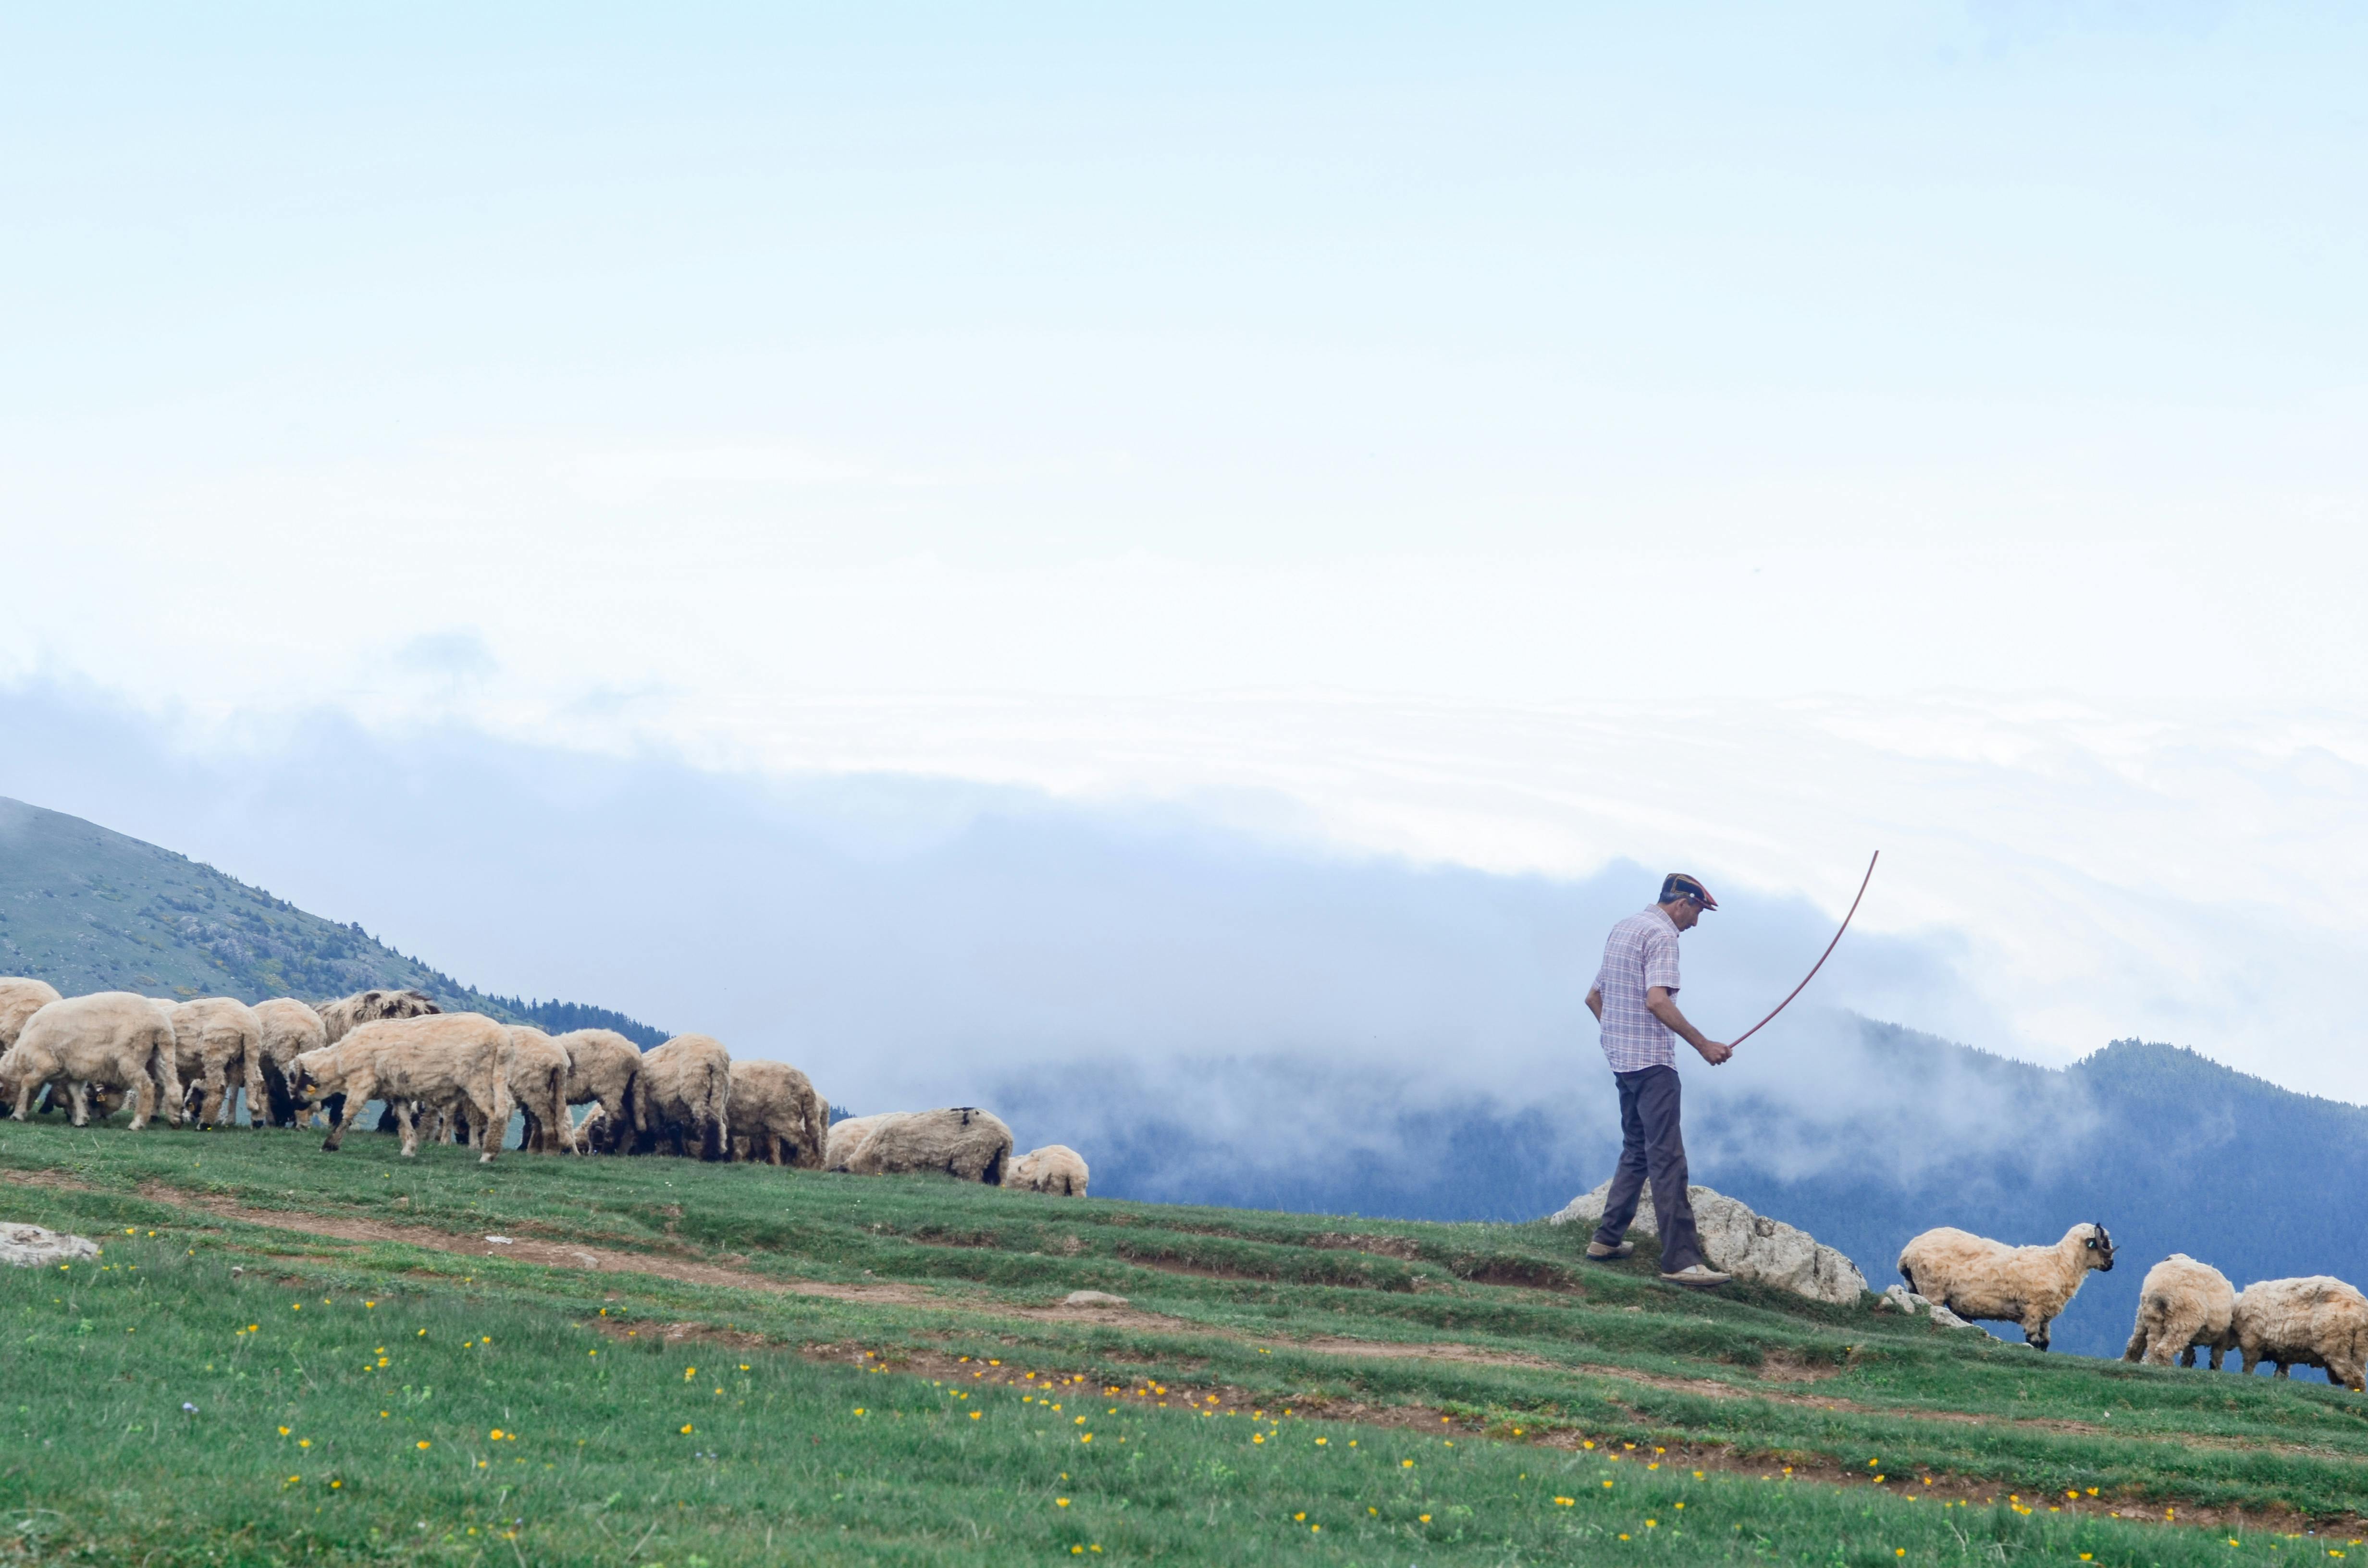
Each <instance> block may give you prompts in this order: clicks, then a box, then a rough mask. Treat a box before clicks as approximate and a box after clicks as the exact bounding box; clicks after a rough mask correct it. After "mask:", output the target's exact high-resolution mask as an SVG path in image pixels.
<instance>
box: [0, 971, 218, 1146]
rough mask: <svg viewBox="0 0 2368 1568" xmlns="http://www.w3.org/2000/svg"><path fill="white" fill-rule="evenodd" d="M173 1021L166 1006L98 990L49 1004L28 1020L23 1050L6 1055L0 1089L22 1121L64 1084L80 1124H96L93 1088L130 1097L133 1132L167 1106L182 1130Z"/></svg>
mask: <svg viewBox="0 0 2368 1568" xmlns="http://www.w3.org/2000/svg"><path fill="white" fill-rule="evenodd" d="M175 1056H176V1048H175V1044H174V1039H173V1020H172V1018H171V1017H170V1016H169V1015H168V1014H167V1013H166V1012H165V1008H164V1006H163V1005H162V1004H160V1003H157V1002H153V1001H151V1000H149V999H148V998H147V997H145V996H141V995H136V994H133V993H131V992H129V991H99V992H94V993H93V994H90V995H87V996H69V997H64V998H63V999H61V1000H59V1001H55V1002H51V1003H50V1004H49V1005H48V1006H44V1007H42V1008H41V1009H40V1011H39V1012H37V1013H35V1014H34V1015H33V1016H32V1017H29V1018H28V1019H26V1020H25V1027H24V1028H23V1029H22V1030H21V1031H20V1032H19V1033H18V1034H17V1043H16V1044H15V1045H13V1046H11V1047H10V1048H9V1049H8V1051H7V1053H6V1055H5V1056H0V1085H5V1087H6V1092H8V1093H10V1095H11V1104H12V1105H13V1107H14V1108H15V1110H16V1113H17V1119H18V1120H20V1121H21V1120H23V1119H24V1118H25V1117H26V1115H27V1114H28V1112H29V1111H30V1109H31V1108H32V1102H33V1095H34V1092H35V1091H36V1090H38V1089H40V1087H42V1086H43V1085H63V1086H64V1088H65V1090H66V1093H67V1095H68V1096H69V1098H70V1099H71V1100H72V1101H73V1104H74V1125H75V1126H76V1127H86V1126H88V1125H89V1123H90V1096H91V1092H92V1091H93V1090H94V1089H97V1090H101V1091H105V1090H108V1089H112V1090H117V1091H120V1092H121V1093H124V1094H127V1095H129V1096H131V1100H132V1106H131V1127H132V1130H133V1131H139V1130H140V1129H141V1128H143V1127H145V1126H147V1125H148V1120H149V1119H150V1118H151V1117H153V1116H154V1115H155V1114H156V1112H157V1109H158V1108H159V1106H160V1105H161V1106H162V1108H163V1109H164V1112H165V1119H166V1120H167V1121H169V1122H171V1123H172V1124H173V1125H174V1126H176V1127H178V1126H179V1125H180V1124H181V1080H180V1076H179V1074H178V1073H177V1072H176V1070H175V1066H174V1059H175Z"/></svg>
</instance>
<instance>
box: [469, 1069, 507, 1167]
mask: <svg viewBox="0 0 2368 1568" xmlns="http://www.w3.org/2000/svg"><path fill="white" fill-rule="evenodd" d="M468 1094H469V1098H470V1100H471V1101H472V1104H473V1105H474V1107H475V1108H476V1110H477V1113H478V1115H479V1116H480V1117H481V1118H482V1119H483V1120H484V1128H485V1136H484V1142H481V1143H480V1144H478V1146H477V1149H478V1153H477V1164H479V1165H492V1164H493V1163H494V1156H495V1155H496V1154H498V1153H501V1148H502V1134H503V1133H505V1132H506V1131H508V1130H509V1125H510V1085H509V1080H508V1079H507V1078H505V1077H503V1076H502V1075H501V1074H499V1073H495V1074H494V1075H493V1081H492V1082H491V1083H490V1084H472V1085H470V1086H469V1090H468ZM480 1096H483V1097H480Z"/></svg>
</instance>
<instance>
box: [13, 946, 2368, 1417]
mask: <svg viewBox="0 0 2368 1568" xmlns="http://www.w3.org/2000/svg"><path fill="white" fill-rule="evenodd" d="M241 1089H244V1090H245V1095H246V1106H247V1119H248V1120H249V1121H250V1123H252V1124H253V1125H255V1126H256V1127H295V1126H300V1125H302V1124H303V1123H305V1122H308V1121H310V1120H311V1119H312V1117H313V1114H314V1113H315V1111H316V1110H317V1111H319V1112H320V1113H322V1114H324V1115H325V1117H326V1118H327V1119H328V1122H329V1136H328V1139H327V1141H326V1142H324V1143H323V1144H322V1145H321V1146H322V1148H324V1150H335V1149H336V1147H337V1145H338V1143H339V1142H341V1141H342V1140H343V1139H344V1137H345V1135H346V1131H347V1129H348V1128H349V1127H351V1126H352V1125H353V1121H354V1119H355V1118H356V1117H357V1116H359V1115H360V1113H361V1110H362V1108H363V1107H364V1106H365V1105H366V1104H368V1103H369V1102H370V1101H371V1100H380V1101H383V1102H384V1103H385V1105H386V1106H387V1108H388V1110H389V1112H390V1113H391V1114H389V1115H386V1116H383V1117H381V1129H382V1130H386V1131H400V1132H401V1133H402V1134H403V1152H404V1153H405V1154H411V1153H416V1152H417V1150H418V1147H419V1142H420V1140H421V1138H422V1137H423V1136H424V1137H426V1138H427V1139H429V1140H430V1141H433V1142H440V1141H442V1140H444V1139H447V1138H454V1139H458V1140H460V1141H461V1142H466V1143H467V1144H469V1146H470V1147H472V1148H474V1149H476V1150H478V1151H480V1153H479V1158H480V1159H481V1160H483V1161H486V1162H490V1161H491V1160H492V1159H493V1158H494V1156H495V1153H496V1152H497V1151H498V1150H499V1149H500V1148H501V1145H502V1142H503V1140H504V1138H505V1137H506V1136H507V1130H508V1127H509V1120H510V1112H511V1110H512V1109H513V1108H515V1109H516V1110H518V1113H519V1115H520V1119H521V1120H522V1121H523V1123H524V1134H523V1136H522V1138H521V1140H520V1142H519V1147H520V1148H522V1149H525V1150H529V1151H532V1152H537V1153H578V1154H581V1153H658V1152H670V1153H675V1154H678V1155H681V1154H696V1155H697V1156H698V1157H699V1158H700V1159H704V1160H725V1159H731V1160H747V1161H756V1162H758V1163H762V1164H771V1165H797V1166H803V1167H805V1168H808V1169H815V1170H832V1171H848V1172H852V1173H854V1174H857V1175H860V1176H882V1175H887V1174H891V1173H895V1172H909V1171H926V1172H934V1173H937V1174H940V1175H944V1176H952V1177H955V1178H956V1179H959V1180H962V1181H976V1182H985V1183H986V1184H988V1185H990V1186H1002V1187H1021V1188H1025V1189H1027V1190H1030V1191H1033V1192H1050V1193H1059V1194H1064V1195H1066V1196H1070V1197H1076V1198H1082V1197H1084V1196H1085V1194H1086V1174H1087V1173H1086V1163H1085V1161H1084V1160H1083V1159H1081V1158H1080V1157H1079V1156H1078V1154H1077V1153H1076V1150H1074V1149H1071V1148H1068V1147H1067V1146H1065V1145H1064V1144H1059V1143H1054V1144H1051V1145H1049V1146H1047V1147H1045V1148H1042V1149H1038V1150H1035V1151H1034V1152H1032V1153H1026V1154H1021V1155H1019V1156H1017V1157H1016V1158H1015V1157H1014V1156H1013V1154H1012V1151H1011V1130H1010V1129H1009V1128H1008V1127H1006V1126H1005V1125H1004V1124H1003V1122H1002V1121H1001V1120H1000V1119H997V1118H996V1117H995V1116H993V1115H991V1114H989V1113H988V1112H986V1111H983V1110H979V1109H977V1108H973V1107H956V1108H950V1109H945V1110H926V1111H893V1112H889V1113H886V1114H883V1115H880V1116H863V1117H854V1118H851V1119H847V1120H844V1121H841V1122H839V1123H838V1124H837V1125H836V1126H833V1125H832V1124H831V1120H830V1106H829V1104H828V1102H826V1101H825V1100H824V1098H823V1097H822V1096H820V1095H818V1094H816V1093H815V1092H814V1085H813V1084H812V1083H810V1082H809V1081H808V1080H807V1078H806V1075H805V1074H803V1073H801V1072H799V1071H798V1070H797V1069H796V1068H794V1067H791V1066H790V1065H788V1064H787V1063H785V1062H734V1061H733V1060H732V1059H731V1057H730V1055H729V1054H728V1053H726V1052H725V1051H724V1049H723V1046H722V1045H721V1044H720V1043H719V1042H717V1041H716V1040H712V1039H711V1038H709V1037H708V1036H706V1035H703V1034H686V1035H677V1036H676V1037H675V1038H674V1039H672V1040H668V1041H666V1043H665V1044H664V1045H661V1046H659V1047H657V1048H656V1049H655V1050H654V1051H646V1052H644V1051H642V1050H640V1049H639V1048H638V1047H636V1046H635V1045H634V1044H633V1042H632V1041H631V1040H627V1039H626V1038H625V1037H624V1036H622V1035H620V1034H618V1033H617V1032H615V1031H614V1030H612V1029H577V1030H575V1031H574V1032H573V1033H569V1034H563V1035H558V1036H552V1035H548V1034H545V1033H544V1032H543V1031H542V1030H541V1029H538V1028H531V1027H529V1026H527V1025H523V1024H501V1023H496V1022H495V1020H493V1019H492V1018H489V1017H485V1016H484V1014H482V1013H447V1012H444V1011H442V1010H441V1009H439V1008H438V1006H436V1004H435V1003H434V1002H433V1001H431V1000H429V999H428V997H427V995H426V994H423V993H421V992H417V991H392V990H374V991H361V992H357V993H356V994H353V995H351V996H341V997H339V998H338V999H336V1001H334V1002H324V1003H323V1004H322V1005H321V1006H319V1007H318V1008H314V1007H309V1006H305V1005H304V1004H303V1003H302V1002H299V1001H296V1000H294V999H293V998H290V997H284V996H283V997H279V998H276V999H274V1000H272V1001H268V1002H259V1003H256V1005H255V1006H247V1005H246V1004H245V1003H244V1002H239V1001H234V1000H233V999H232V998H230V997H226V996H209V997H202V998H199V999H198V1000H196V1001H191V1002H182V1003H178V1004H167V1003H165V1002H159V1001H155V1000H154V999H152V998H150V997H146V996H141V995H137V994H133V993H131V992H129V991H101V992H97V993H94V994H90V995H87V996H74V997H61V996H60V995H59V994H58V993H57V992H56V991H55V990H54V989H52V988H51V987H50V986H49V985H47V984H45V983H42V982H40V981H38V980H25V979H12V978H5V977H0V1111H9V1110H13V1112H14V1114H15V1115H16V1116H17V1117H18V1118H20V1119H21V1118H25V1117H28V1116H30V1115H32V1114H33V1108H34V1101H35V1096H45V1097H47V1098H48V1099H49V1100H50V1101H51V1102H52V1103H53V1102H54V1101H55V1100H56V1099H57V1097H58V1096H63V1098H64V1100H65V1101H66V1103H68V1104H69V1105H70V1106H71V1107H72V1109H73V1114H74V1125H75V1126H76V1127H81V1126H84V1125H85V1123H86V1122H87V1121H88V1119H89V1118H90V1114H91V1112H92V1110H93V1109H94V1108H96V1109H97V1113H98V1114H99V1115H100V1116H101V1117H106V1116H108V1115H111V1114H113V1113H114V1111H116V1110H117V1109H118V1108H120V1107H121V1106H122V1105H123V1103H124V1102H125V1101H127V1100H129V1101H130V1102H131V1107H132V1112H131V1125H132V1127H133V1128H134V1129H135V1130H136V1129H139V1128H142V1127H145V1126H146V1125H147V1124H148V1122H149V1120H150V1119H152V1118H154V1116H155V1115H157V1114H158V1112H159V1111H160V1110H161V1111H162V1113H163V1114H164V1116H165V1119H166V1120H168V1121H170V1122H171V1123H173V1124H174V1125H175V1126H178V1125H180V1123H181V1122H182V1120H183V1119H185V1118H186V1119H188V1120H190V1121H191V1122H193V1123H195V1124H197V1125H199V1126H203V1125H206V1123H207V1121H208V1119H209V1118H211V1124H212V1125H213V1126H216V1127H221V1126H224V1125H226V1124H228V1123H229V1122H230V1121H231V1119H232V1117H233V1111H234V1108H235V1103H236V1100H237V1097H238V1095H239V1092H240V1090H241ZM577 1106H588V1107H589V1108H590V1109H589V1111H588V1113H587V1114H586V1116H585V1118H584V1119H583V1120H582V1121H581V1122H580V1123H579V1122H577V1120H576V1119H575V1107H577ZM2112 1267H2113V1242H2112V1237H2111V1236H2109V1235H2108V1234H2106V1233H2105V1227H2104V1226H2102V1225H2097V1224H2080V1225H2075V1226H2073V1227H2072V1229H2071V1230H2069V1231H2067V1232H2066V1233H2065V1235H2064V1239H2063V1240H2062V1241H2060V1242H2057V1243H2056V1244H2055V1245H2054V1246H2021V1247H2018V1246H2009V1245H2007V1244H2004V1243H2001V1242H1994V1241H1989V1240H1987V1239H1985V1238H1983V1237H1980V1236H1975V1235H1971V1234H1968V1233H1965V1232H1964V1231H1958V1230H1950V1229H1946V1228H1943V1229H1941V1230H1936V1231H1927V1232H1925V1233H1923V1234H1922V1235H1920V1236H1918V1237H1917V1238H1916V1239H1915V1240H1914V1241H1911V1242H1909V1243H1908V1244H1907V1247H1906V1249H1905V1250H1903V1251H1902V1252H1901V1253H1900V1255H1899V1273H1900V1276H1901V1278H1904V1279H1906V1280H1907V1289H1908V1290H1910V1291H1912V1292H1914V1293H1915V1295H1916V1296H1918V1297H1920V1298H1922V1299H1923V1300H1924V1301H1928V1302H1930V1303H1933V1304H1935V1305H1938V1306H1941V1307H1943V1308H1946V1309H1947V1310H1948V1311H1950V1312H1953V1313H1955V1314H1956V1315H1957V1316H1959V1317H1961V1318H1966V1319H1978V1320H1982V1321H1985V1322H1992V1323H1997V1322H2005V1323H2015V1324H2021V1327H2022V1331H2023V1335H2024V1337H2025V1338H2026V1339H2027V1340H2028V1341H2029V1342H2030V1343H2031V1345H2032V1346H2033V1347H2034V1348H2036V1349H2040V1350H2044V1349H2046V1348H2047V1339H2048V1335H2047V1328H2048V1324H2050V1323H2052V1322H2054V1321H2055V1317H2056V1316H2057V1314H2059V1313H2060V1312H2063V1311H2064V1309H2065V1308H2066V1306H2068V1305H2069V1304H2070V1303H2071V1301H2072V1298H2073V1296H2074V1295H2075V1294H2077V1293H2078V1290H2079V1289H2080V1285H2081V1282H2082V1281H2083V1280H2085V1279H2086V1278H2088V1275H2089V1270H2091V1269H2110V1268H2112ZM2199 1349H2202V1350H2208V1351H2209V1352H2210V1353H2211V1358H2212V1369H2213V1370H2214V1371H2217V1370H2219V1369H2220V1361H2221V1358H2222V1357H2223V1356H2224V1355H2226V1353H2227V1352H2228V1351H2230V1350H2237V1351H2239V1352H2241V1353H2242V1355H2243V1357H2244V1364H2245V1370H2246V1372H2247V1373H2248V1374H2249V1373H2250V1372H2251V1371H2252V1370H2253V1369H2254V1368H2255V1367H2257V1366H2259V1365H2260V1363H2261V1362H2263V1361H2268V1362H2270V1363H2271V1365H2273V1366H2274V1367H2276V1369H2277V1375H2278V1376H2279V1377H2281V1378H2283V1377H2284V1376H2285V1375H2286V1372H2287V1369H2289V1368H2292V1367H2320V1368H2324V1369H2326V1370H2327V1373H2328V1376H2329V1377H2330V1378H2331V1379H2333V1380H2334V1381H2337V1382H2340V1383H2341V1384H2343V1385H2344V1386H2345V1387H2347V1388H2351V1389H2354V1390H2360V1389H2362V1377H2363V1372H2368V1296H2363V1295H2362V1294H2361V1293H2360V1291H2358V1290H2354V1289H2353V1288H2352V1287H2351V1286H2350V1285H2347V1284H2345V1283H2344V1282H2343V1281H2341V1280H2340V1279H2333V1278H2327V1277H2325V1276H2316V1277H2313V1278H2305V1279H2269V1280H2264V1281H2262V1282H2261V1283H2260V1284H2257V1285H2252V1286H2248V1287H2247V1288H2246V1290H2244V1291H2243V1292H2242V1293H2241V1294H2240V1293H2239V1292H2238V1291H2237V1290H2236V1289H2235V1287H2233V1286H2232V1285H2230V1284H2229V1282H2228V1279H2227V1277H2226V1275H2223V1274H2222V1273H2221V1272H2220V1271H2219V1270H2218V1269H2216V1268H2214V1267H2211V1266H2210V1265H2209V1264H2203V1263H2198V1262H2196V1261H2195V1260H2194V1259H2193V1258H2192V1257H2189V1256H2186V1255H2185V1254H2184V1253H2177V1254H2173V1255H2172V1256H2170V1257H2169V1258H2166V1259H2164V1260H2163V1261H2162V1262H2160V1263H2158V1264H2157V1265H2155V1267H2154V1268H2153V1269H2152V1270H2151V1271H2150V1272H2149V1273H2148V1274H2147V1275H2146V1283H2145V1286H2144V1287H2143V1288H2142V1289H2141V1290H2140V1291H2139V1298H2138V1317H2137V1327H2136V1330H2135V1332H2134V1333H2133V1334H2132V1335H2130V1343H2129V1348H2128V1350H2127V1351H2126V1352H2124V1358H2125V1359H2127V1360H2132V1361H2137V1360H2146V1361H2150V1362H2154V1363H2156V1364H2157V1365H2160V1366H2169V1364H2170V1361H2171V1358H2172V1357H2174V1356H2177V1357H2178V1358H2179V1361H2180V1365H2181V1366H2184V1367H2192V1366H2193V1365H2195V1353H2196V1351H2197V1350H2199Z"/></svg>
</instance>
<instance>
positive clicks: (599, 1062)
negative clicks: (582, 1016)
mask: <svg viewBox="0 0 2368 1568" xmlns="http://www.w3.org/2000/svg"><path fill="white" fill-rule="evenodd" d="M552 1044H554V1045H556V1046H558V1047H559V1049H560V1050H562V1051H565V1052H567V1087H566V1088H565V1089H564V1091H563V1093H564V1096H565V1097H566V1102H567V1107H568V1108H569V1109H571V1110H572V1109H573V1108H575V1107H576V1106H580V1105H584V1104H586V1103H587V1102H589V1103H590V1104H591V1106H592V1108H593V1110H592V1114H591V1115H590V1116H587V1117H586V1118H585V1119H584V1125H583V1126H581V1127H579V1128H577V1129H576V1130H575V1135H576V1138H577V1141H578V1142H579V1143H580V1144H581V1146H582V1147H583V1149H584V1150H585V1151H586V1153H601V1154H613V1153H616V1152H617V1145H618V1143H619V1142H620V1141H622V1140H624V1139H627V1138H629V1137H630V1136H631V1135H632V1131H633V1094H634V1086H633V1085H634V1081H635V1080H636V1079H638V1078H639V1077H640V1076H641V1075H642V1051H641V1048H640V1047H639V1046H637V1045H635V1044H634V1043H633V1042H632V1040H627V1039H626V1038H625V1037H624V1036H623V1035H620V1034H619V1033H618V1032H617V1031H616V1030H614V1029H571V1030H569V1031H568V1032H567V1033H565V1034H564V1035H561V1036H559V1037H558V1038H557V1039H555V1040H552Z"/></svg>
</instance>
